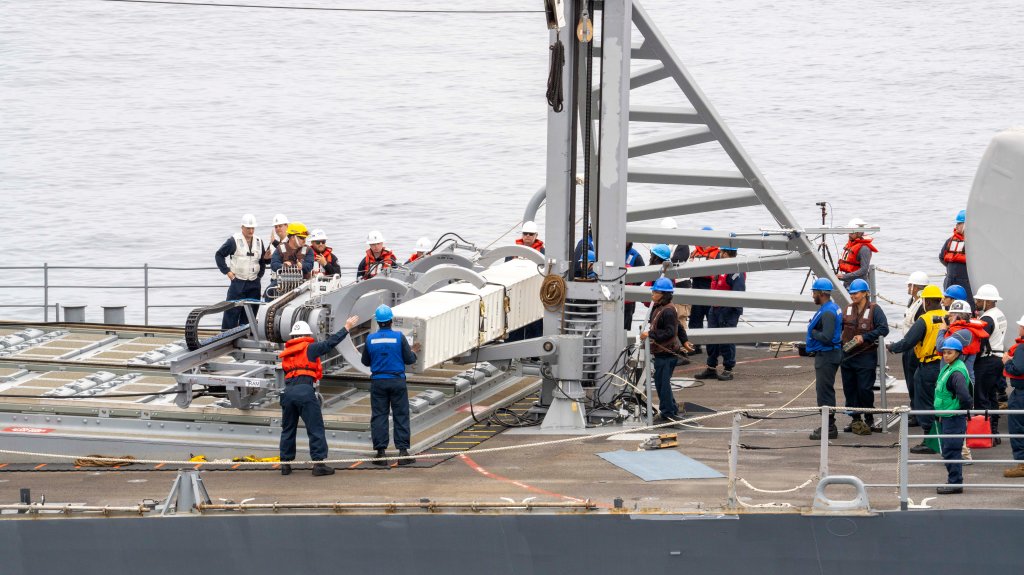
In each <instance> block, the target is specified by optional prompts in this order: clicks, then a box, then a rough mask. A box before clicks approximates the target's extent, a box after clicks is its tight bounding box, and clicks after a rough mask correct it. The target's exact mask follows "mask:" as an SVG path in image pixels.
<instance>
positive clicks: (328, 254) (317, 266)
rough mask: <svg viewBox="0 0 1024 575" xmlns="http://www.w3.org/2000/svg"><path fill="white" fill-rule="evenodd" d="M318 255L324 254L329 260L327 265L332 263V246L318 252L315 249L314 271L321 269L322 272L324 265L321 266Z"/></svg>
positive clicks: (326, 259) (325, 258)
mask: <svg viewBox="0 0 1024 575" xmlns="http://www.w3.org/2000/svg"><path fill="white" fill-rule="evenodd" d="M317 256H323V257H324V260H325V261H326V262H327V263H326V264H325V265H330V264H331V248H326V249H324V251H323V253H317V252H316V249H314V250H313V268H314V269H313V271H319V272H320V273H323V271H324V266H321V265H320V263H319V262H317V261H316V257H317Z"/></svg>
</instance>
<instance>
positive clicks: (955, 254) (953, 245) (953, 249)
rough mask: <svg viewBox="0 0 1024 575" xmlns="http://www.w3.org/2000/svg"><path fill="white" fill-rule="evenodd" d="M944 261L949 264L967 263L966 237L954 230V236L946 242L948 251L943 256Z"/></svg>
mask: <svg viewBox="0 0 1024 575" xmlns="http://www.w3.org/2000/svg"><path fill="white" fill-rule="evenodd" d="M942 261H944V262H946V263H947V264H965V263H967V248H966V243H965V242H964V235H963V234H961V233H960V232H958V231H956V229H954V230H953V236H952V237H951V238H949V240H948V241H947V242H946V251H945V252H944V253H943V254H942Z"/></svg>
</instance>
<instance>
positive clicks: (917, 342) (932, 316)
mask: <svg viewBox="0 0 1024 575" xmlns="http://www.w3.org/2000/svg"><path fill="white" fill-rule="evenodd" d="M921 300H922V301H923V302H924V304H923V307H924V312H923V313H922V314H921V317H919V318H917V320H916V321H915V322H914V325H913V326H911V328H910V330H909V331H907V333H906V334H904V335H903V339H901V340H899V341H897V342H895V343H890V344H887V345H886V348H887V349H888V350H889V352H890V353H903V352H905V351H906V350H908V349H911V348H913V350H914V356H915V357H916V358H917V364H918V365H917V371H915V372H914V381H913V383H911V382H907V387H908V388H909V387H910V386H911V385H913V386H914V400H913V402H912V403H911V406H912V407H913V408H914V409H915V410H928V411H930V410H931V407H932V405H933V404H934V402H935V382H936V381H937V380H938V378H939V367H940V364H941V363H942V362H941V361H939V360H940V359H941V356H940V354H939V353H938V352H937V351H936V349H935V340H936V338H937V336H938V335H939V329H941V328H942V327H943V326H944V325H945V323H944V321H943V319H944V318H945V316H946V310H944V309H942V290H941V289H939V287H938V286H934V285H927V286H925V287H924V289H923V290H921ZM917 421H918V423H919V424H920V425H921V431H922V433H924V434H925V435H927V434H928V433H929V432H930V431H931V428H932V424H933V423H934V421H935V416H933V415H918V416H917ZM910 452H911V453H917V454H922V453H935V451H933V450H932V448H931V447H928V445H927V444H926V443H925V442H923V441H922V442H921V443H920V444H918V445H915V446H913V447H911V448H910Z"/></svg>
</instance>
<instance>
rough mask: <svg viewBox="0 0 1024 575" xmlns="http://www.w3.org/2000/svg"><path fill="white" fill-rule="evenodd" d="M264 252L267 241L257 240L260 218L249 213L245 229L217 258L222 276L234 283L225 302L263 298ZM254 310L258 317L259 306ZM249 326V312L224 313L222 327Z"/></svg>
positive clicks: (234, 308)
mask: <svg viewBox="0 0 1024 575" xmlns="http://www.w3.org/2000/svg"><path fill="white" fill-rule="evenodd" d="M263 251H264V250H263V240H261V239H259V238H257V237H256V216H254V215H252V214H245V215H244V216H242V230H241V231H240V232H238V233H236V234H234V235H233V236H231V237H230V238H228V239H227V241H226V242H224V245H222V246H221V247H220V249H218V250H217V253H216V254H215V255H214V261H216V262H217V268H218V269H220V273H222V274H224V275H226V276H228V279H229V280H230V281H231V285H229V286H228V295H227V296H226V297H225V300H227V301H234V300H242V299H247V300H257V301H258V300H259V299H260V278H262V277H263V272H264V271H266V269H267V266H266V262H264V260H263ZM250 307H251V309H252V311H253V313H254V314H255V313H256V306H250ZM247 323H249V322H248V320H247V318H246V316H245V310H244V309H243V308H242V307H233V308H231V309H229V310H227V311H226V312H224V317H223V319H222V320H221V324H220V328H221V329H231V328H233V327H238V326H240V325H244V324H247Z"/></svg>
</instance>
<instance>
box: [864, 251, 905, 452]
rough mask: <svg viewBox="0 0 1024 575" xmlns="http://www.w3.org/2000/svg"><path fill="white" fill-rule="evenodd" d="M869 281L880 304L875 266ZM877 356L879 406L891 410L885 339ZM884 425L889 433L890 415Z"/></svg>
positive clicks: (873, 301) (872, 300)
mask: <svg viewBox="0 0 1024 575" xmlns="http://www.w3.org/2000/svg"><path fill="white" fill-rule="evenodd" d="M868 279H869V281H870V282H871V303H874V304H877V303H878V277H877V273H876V271H875V266H871V268H870V269H869V271H868ZM875 354H876V356H877V358H878V362H877V363H878V373H877V375H876V377H877V378H878V394H879V404H880V406H881V408H882V409H889V398H888V397H887V395H886V392H887V389H886V383H888V379H889V374H888V373H886V364H887V359H888V356H887V355H886V351H885V337H879V338H878V349H877V350H875ZM907 385H913V382H909V383H907ZM880 419H881V420H882V421H883V423H882V433H888V431H889V415H888V414H885V415H884V416H883V417H881V418H880Z"/></svg>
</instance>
